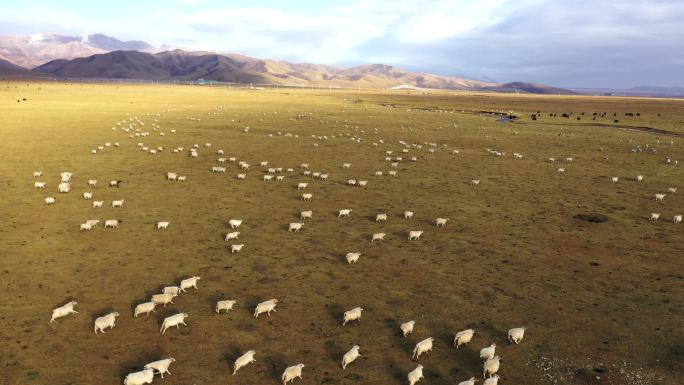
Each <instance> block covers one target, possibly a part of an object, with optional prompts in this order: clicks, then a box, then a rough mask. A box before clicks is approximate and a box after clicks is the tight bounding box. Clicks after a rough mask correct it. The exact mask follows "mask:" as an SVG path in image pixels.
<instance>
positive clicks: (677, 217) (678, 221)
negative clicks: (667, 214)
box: [672, 215, 682, 223]
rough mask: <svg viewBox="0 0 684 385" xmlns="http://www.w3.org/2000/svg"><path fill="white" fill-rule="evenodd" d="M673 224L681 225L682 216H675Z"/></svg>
mask: <svg viewBox="0 0 684 385" xmlns="http://www.w3.org/2000/svg"><path fill="white" fill-rule="evenodd" d="M672 222H674V223H682V216H681V215H675V216H674V219H673V220H672Z"/></svg>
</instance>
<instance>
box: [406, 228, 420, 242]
mask: <svg viewBox="0 0 684 385" xmlns="http://www.w3.org/2000/svg"><path fill="white" fill-rule="evenodd" d="M421 235H423V231H422V230H413V231H409V234H408V240H409V241H413V240H419V239H420V236H421Z"/></svg>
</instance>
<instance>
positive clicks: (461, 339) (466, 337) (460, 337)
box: [454, 329, 475, 349]
mask: <svg viewBox="0 0 684 385" xmlns="http://www.w3.org/2000/svg"><path fill="white" fill-rule="evenodd" d="M474 334H475V330H473V329H466V330H461V331H460V332H458V333H456V337H454V347H455V348H456V349H458V347H459V346H461V345H464V344H467V343H469V342H470V340H471V339H473V335H474Z"/></svg>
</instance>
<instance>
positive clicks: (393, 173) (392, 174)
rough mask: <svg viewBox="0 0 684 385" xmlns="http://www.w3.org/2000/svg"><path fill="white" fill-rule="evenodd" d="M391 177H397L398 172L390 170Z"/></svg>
mask: <svg viewBox="0 0 684 385" xmlns="http://www.w3.org/2000/svg"><path fill="white" fill-rule="evenodd" d="M387 174H388V175H389V176H397V172H396V171H395V170H390V171H388V172H387Z"/></svg>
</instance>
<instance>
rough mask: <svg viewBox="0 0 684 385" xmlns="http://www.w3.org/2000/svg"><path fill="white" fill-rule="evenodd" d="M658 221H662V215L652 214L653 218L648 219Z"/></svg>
mask: <svg viewBox="0 0 684 385" xmlns="http://www.w3.org/2000/svg"><path fill="white" fill-rule="evenodd" d="M658 219H660V214H658V213H651V217H650V218H648V220H649V221H657V220H658Z"/></svg>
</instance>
